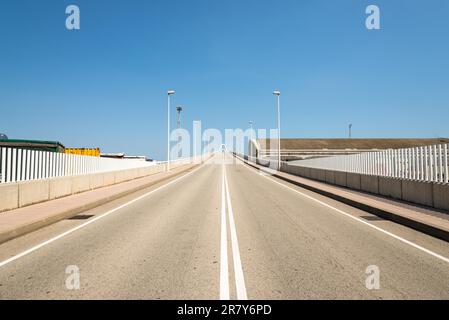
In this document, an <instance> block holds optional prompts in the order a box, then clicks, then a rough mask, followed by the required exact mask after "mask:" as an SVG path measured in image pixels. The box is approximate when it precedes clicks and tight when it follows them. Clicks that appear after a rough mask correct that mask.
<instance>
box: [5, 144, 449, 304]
mask: <svg viewBox="0 0 449 320" xmlns="http://www.w3.org/2000/svg"><path fill="white" fill-rule="evenodd" d="M223 160H226V161H223ZM77 218H79V219H68V220H64V221H61V222H58V223H56V224H53V225H51V226H49V227H46V228H43V229H40V230H38V231H36V232H33V233H31V234H28V235H26V236H22V237H20V238H17V239H15V240H12V241H9V242H6V243H4V244H2V245H0V298H1V299H228V298H230V299H423V298H425V299H434V298H443V299H447V298H449V260H448V259H447V257H449V245H448V243H446V242H444V241H441V240H438V239H435V238H432V237H430V236H427V235H424V234H421V233H419V232H417V231H414V230H411V229H408V228H406V227H403V226H400V225H397V224H394V223H392V222H389V221H384V220H382V219H379V218H377V217H375V216H373V215H371V214H368V213H366V212H363V211H360V210H358V209H355V208H352V207H349V206H347V205H344V204H342V203H339V202H336V201H334V200H331V199H328V198H325V197H323V196H320V195H317V194H314V193H312V192H310V191H307V190H304V189H301V188H299V187H296V186H293V185H290V184H288V183H287V182H283V181H280V180H277V179H276V178H273V177H271V176H268V175H264V174H260V173H259V172H257V171H256V170H255V169H253V168H251V167H248V166H246V165H244V164H242V162H241V161H238V160H236V159H235V158H233V157H232V155H230V154H225V153H223V154H221V153H220V154H217V155H216V156H214V157H213V158H212V159H210V160H209V161H208V163H206V164H204V165H202V166H199V167H197V168H195V169H192V170H191V171H189V172H188V173H186V174H183V175H181V176H178V177H176V178H173V179H172V180H169V181H165V182H162V183H160V184H158V185H155V186H152V187H151V188H148V189H145V190H142V191H140V192H138V193H135V194H133V195H129V196H127V197H124V198H122V199H119V200H115V201H113V202H111V203H108V204H107V205H104V206H101V207H98V208H95V209H93V210H90V211H88V212H84V213H82V214H81V215H80V216H78V217H77ZM367 268H368V273H367ZM377 271H378V273H377ZM370 272H374V273H370ZM377 275H378V276H379V277H378V278H377ZM367 278H369V281H368V282H369V283H368V288H370V289H368V288H367V283H366V282H367ZM77 279H79V286H78V282H77ZM376 279H378V280H379V281H378V282H377V280H376ZM377 284H378V289H376V288H377Z"/></svg>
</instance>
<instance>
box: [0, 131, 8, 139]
mask: <svg viewBox="0 0 449 320" xmlns="http://www.w3.org/2000/svg"><path fill="white" fill-rule="evenodd" d="M0 140H8V136H7V135H6V134H4V133H0Z"/></svg>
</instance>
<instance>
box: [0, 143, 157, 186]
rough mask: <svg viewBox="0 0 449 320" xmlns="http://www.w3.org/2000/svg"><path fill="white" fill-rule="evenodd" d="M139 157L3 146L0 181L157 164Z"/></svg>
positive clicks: (43, 177)
mask: <svg viewBox="0 0 449 320" xmlns="http://www.w3.org/2000/svg"><path fill="white" fill-rule="evenodd" d="M154 164H155V163H152V162H148V161H143V160H138V159H110V158H100V157H91V156H80V155H72V154H63V153H53V152H47V151H37V150H26V149H17V148H5V147H3V148H0V183H7V182H19V181H27V180H38V179H47V178H54V177H64V176H71V175H80V174H90V173H100V172H107V171H116V170H127V169H135V168H143V167H148V166H153V165H154Z"/></svg>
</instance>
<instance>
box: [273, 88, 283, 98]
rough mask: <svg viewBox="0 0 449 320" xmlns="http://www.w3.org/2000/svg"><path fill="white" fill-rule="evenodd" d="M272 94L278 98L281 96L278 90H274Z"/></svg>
mask: <svg viewBox="0 0 449 320" xmlns="http://www.w3.org/2000/svg"><path fill="white" fill-rule="evenodd" d="M273 94H274V95H275V96H278V97H279V96H280V95H281V92H280V91H279V90H274V91H273Z"/></svg>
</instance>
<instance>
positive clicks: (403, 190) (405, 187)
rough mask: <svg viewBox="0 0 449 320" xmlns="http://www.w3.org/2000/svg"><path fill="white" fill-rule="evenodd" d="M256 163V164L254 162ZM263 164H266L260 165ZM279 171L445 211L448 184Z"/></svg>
mask: <svg viewBox="0 0 449 320" xmlns="http://www.w3.org/2000/svg"><path fill="white" fill-rule="evenodd" d="M257 163H258V164H260V161H257ZM264 164H266V163H264ZM281 171H283V172H286V173H290V174H293V175H297V176H300V177H304V178H308V179H313V180H316V181H321V182H325V183H328V184H334V185H337V186H341V187H346V188H349V189H353V190H359V191H364V192H368V193H371V194H376V195H381V196H385V197H388V198H392V199H397V200H403V201H407V202H411V203H415V204H419V205H423V206H427V207H432V208H435V209H440V210H445V211H449V185H448V184H440V183H434V182H423V181H416V180H405V179H404V180H403V179H398V178H391V177H382V176H373V175H364V174H358V173H351V172H343V171H334V170H325V169H317V168H308V167H303V166H297V165H291V164H288V163H283V164H282V167H281Z"/></svg>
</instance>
